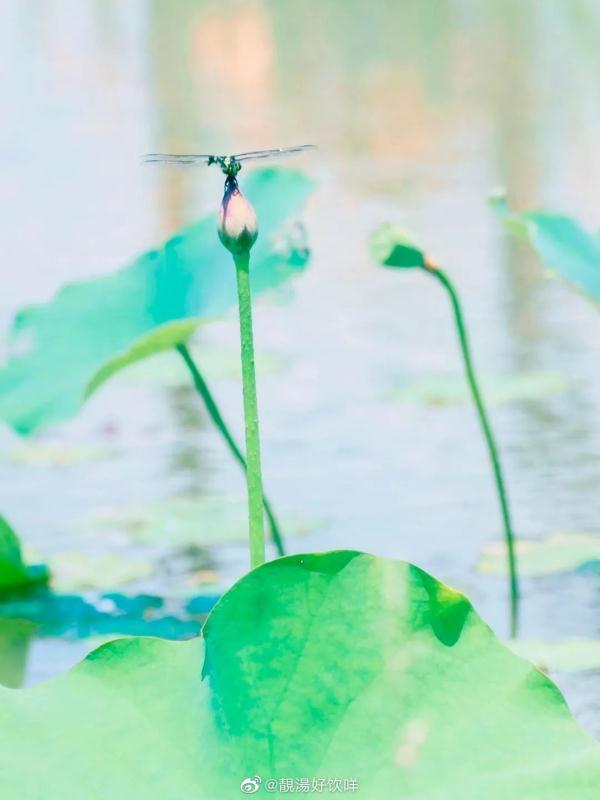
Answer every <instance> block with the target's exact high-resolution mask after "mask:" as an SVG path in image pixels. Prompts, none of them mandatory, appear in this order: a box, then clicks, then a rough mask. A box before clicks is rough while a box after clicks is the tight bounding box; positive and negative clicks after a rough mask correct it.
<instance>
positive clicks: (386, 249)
mask: <svg viewBox="0 0 600 800" xmlns="http://www.w3.org/2000/svg"><path fill="white" fill-rule="evenodd" d="M369 247H370V250H371V258H372V259H373V260H374V261H376V262H377V263H378V264H384V265H385V266H386V267H399V268H401V269H410V268H412V267H424V266H425V265H426V258H425V254H424V253H423V251H422V250H421V249H420V248H419V247H417V245H416V244H415V242H414V241H413V240H412V238H411V237H410V236H409V235H408V234H407V233H406V232H405V231H404V230H402V228H400V227H398V226H397V225H392V224H391V223H386V224H385V225H381V226H380V227H379V228H377V230H375V231H374V232H373V233H372V234H371V237H370V239H369Z"/></svg>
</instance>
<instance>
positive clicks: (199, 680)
mask: <svg viewBox="0 0 600 800" xmlns="http://www.w3.org/2000/svg"><path fill="white" fill-rule="evenodd" d="M48 742H58V743H59V746H58V747H56V748H54V749H53V752H52V758H48ZM32 764H35V769H32V768H31V765H32ZM254 775H259V776H261V778H262V779H263V782H266V781H267V780H271V779H273V780H276V779H280V778H303V777H304V778H316V777H320V776H322V777H324V778H336V777H341V778H347V779H355V780H357V781H358V784H359V791H358V796H362V797H367V798H369V800H379V798H381V799H382V800H383V799H384V798H385V800H388V798H389V797H391V796H396V794H397V795H398V796H401V797H402V798H403V800H434V798H435V799H436V800H437V798H440V797H460V798H461V800H481V798H482V797H485V798H486V800H506V798H509V797H510V798H513V797H514V798H516V797H519V798H527V800H549V798H556V800H558V798H561V800H562V798H565V800H566V798H577V800H593V799H594V798H596V797H597V787H598V782H599V781H600V748H599V747H598V745H597V744H596V743H595V742H594V741H593V740H592V739H591V738H590V737H588V736H587V735H586V734H585V733H584V732H583V731H582V730H581V729H580V728H579V727H578V726H577V724H576V723H575V722H574V720H573V718H572V717H571V715H570V713H569V711H568V709H567V707H566V704H565V703H564V700H563V698H562V696H561V694H560V692H559V691H558V689H557V688H556V687H555V686H554V685H553V684H552V683H551V682H550V681H549V680H548V679H547V678H546V677H545V676H544V675H543V674H542V673H541V672H539V671H538V670H537V669H535V668H533V667H532V666H531V665H530V664H528V663H527V662H525V661H523V660H522V659H520V658H518V657H516V656H515V655H513V654H512V653H511V652H510V651H509V650H508V649H507V648H505V647H504V646H503V645H502V644H501V643H500V642H498V640H497V639H496V638H495V637H494V635H493V634H492V632H491V631H490V630H489V628H488V627H487V626H486V625H485V624H483V623H482V621H481V620H480V619H479V617H478V616H477V615H476V614H475V612H474V611H473V609H472V608H471V606H470V604H469V603H468V602H467V600H466V599H465V598H464V597H463V596H462V595H460V594H458V593H457V592H455V591H453V590H452V589H450V588H448V587H446V586H443V585H442V584H440V583H438V582H437V581H436V580H435V579H433V578H432V577H430V576H429V575H427V574H426V573H424V572H423V571H422V570H420V569H418V568H416V567H413V566H411V565H408V564H404V563H401V562H392V561H389V560H384V559H376V558H373V557H371V556H367V555H362V554H359V553H356V552H348V551H342V552H332V553H326V554H322V555H304V556H302V555H300V556H292V557H288V558H284V559H279V560H277V561H274V562H270V563H269V564H266V565H264V566H262V567H260V568H258V569H256V570H254V571H253V572H251V573H250V574H249V575H247V576H246V577H244V578H243V579H242V580H241V581H240V582H239V583H238V584H237V585H235V586H234V587H233V589H231V590H230V591H229V592H228V593H227V594H226V595H225V596H224V597H223V598H222V600H221V601H220V603H219V604H218V605H217V606H216V608H215V609H214V611H213V612H212V614H211V616H210V617H209V619H208V621H207V623H206V625H205V628H204V631H203V636H202V638H201V639H197V640H194V641H192V642H188V643H184V644H172V643H167V642H163V641H158V640H154V639H139V638H138V639H123V640H118V641H113V642H110V643H108V644H105V645H104V646H102V647H100V648H99V649H98V650H96V651H94V652H93V653H92V654H91V655H90V656H89V657H88V658H87V659H86V660H85V661H83V662H82V663H81V664H80V665H79V666H77V667H76V668H75V669H73V670H72V671H71V672H69V673H68V674H67V675H65V676H62V677H60V678H58V679H56V680H53V681H51V682H49V683H47V684H45V685H43V686H38V687H36V688H35V689H33V690H22V691H19V692H10V691H8V690H2V691H0V786H1V787H2V792H3V795H4V796H6V797H19V798H20V800H33V799H34V798H35V800H38V798H40V797H50V798H61V800H80V798H82V797H89V798H94V797H97V798H100V797H101V798H102V800H123V798H128V800H138V798H139V799H140V800H142V799H143V800H155V798H156V800H159V799H160V800H180V798H184V797H185V798H187V797H194V798H198V799H199V800H200V799H201V798H211V799H212V798H217V797H218V798H221V797H222V798H225V797H238V796H241V793H240V788H239V787H240V783H241V781H242V780H243V779H244V778H246V777H249V776H254ZM395 787H398V789H397V792H396V789H395ZM264 789H265V783H263V787H262V790H261V791H264ZM273 794H274V795H275V796H279V794H280V793H279V792H277V791H275V792H273Z"/></svg>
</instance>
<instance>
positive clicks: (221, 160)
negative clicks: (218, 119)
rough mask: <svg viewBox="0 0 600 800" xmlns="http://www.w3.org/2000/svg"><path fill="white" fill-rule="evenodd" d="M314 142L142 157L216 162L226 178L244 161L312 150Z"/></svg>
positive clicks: (146, 160)
mask: <svg viewBox="0 0 600 800" xmlns="http://www.w3.org/2000/svg"><path fill="white" fill-rule="evenodd" d="M315 148H316V145H314V144H301V145H297V146H296V147H277V148H275V149H273V150H251V151H250V152H248V153H236V154H235V155H231V156H213V155H207V154H205V153H187V154H179V155H177V154H169V153H148V155H145V156H144V157H143V161H144V163H145V164H179V165H183V166H190V165H191V166H194V165H196V164H200V165H204V166H207V167H209V166H211V164H216V165H217V166H218V167H220V168H221V170H222V171H223V173H224V174H225V175H226V176H227V177H228V178H235V177H236V175H237V174H238V172H239V171H240V170H241V168H242V165H243V164H245V163H246V161H258V160H259V159H263V158H282V157H284V156H292V155H295V154H296V153H304V152H305V151H307V150H314V149H315Z"/></svg>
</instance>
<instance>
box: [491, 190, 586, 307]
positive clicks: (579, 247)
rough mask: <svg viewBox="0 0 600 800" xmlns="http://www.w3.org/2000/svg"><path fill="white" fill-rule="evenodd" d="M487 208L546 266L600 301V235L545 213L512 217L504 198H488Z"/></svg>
mask: <svg viewBox="0 0 600 800" xmlns="http://www.w3.org/2000/svg"><path fill="white" fill-rule="evenodd" d="M490 205H491V206H492V208H493V209H494V211H495V212H496V213H497V214H498V216H499V217H500V218H501V219H502V220H503V221H504V222H505V223H506V224H507V225H508V227H509V228H511V230H513V231H514V232H515V233H516V234H518V235H521V236H526V237H527V238H528V239H529V241H530V243H531V245H532V246H533V248H534V249H535V251H536V252H537V254H538V255H539V257H540V258H541V259H542V261H543V262H544V263H545V264H546V266H548V267H550V268H551V269H554V270H556V271H557V272H558V273H560V274H561V275H562V276H563V277H564V278H566V279H567V280H568V281H570V282H571V283H573V284H574V285H575V286H576V287H577V288H578V289H581V290H582V291H584V292H586V293H587V294H588V295H590V297H592V298H593V299H594V300H600V232H597V233H589V232H588V231H586V230H584V229H583V228H582V227H581V225H579V223H578V222H577V221H576V220H574V219H570V218H569V217H565V216H561V215H559V214H550V213H548V212H546V211H530V212H527V213H525V214H515V213H513V212H512V211H511V210H510V209H509V207H508V205H507V203H506V198H505V197H504V196H503V195H497V196H495V197H492V198H490Z"/></svg>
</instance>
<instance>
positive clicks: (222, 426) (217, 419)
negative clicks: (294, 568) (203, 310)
mask: <svg viewBox="0 0 600 800" xmlns="http://www.w3.org/2000/svg"><path fill="white" fill-rule="evenodd" d="M175 349H176V350H177V351H178V353H179V354H180V355H181V357H182V358H183V360H184V361H185V364H186V366H187V368H188V369H189V371H190V374H191V376H192V380H193V382H194V386H195V387H196V391H197V392H198V394H199V395H200V397H201V398H202V400H203V401H204V405H205V406H206V410H207V411H208V413H209V416H210V418H211V419H212V421H213V422H214V424H215V425H216V427H217V428H218V430H219V432H220V433H221V436H222V437H223V439H224V440H225V442H226V443H227V446H228V447H229V450H230V451H231V454H232V455H233V457H234V458H235V460H236V461H237V462H238V464H239V465H240V466H241V468H242V469H243V470H244V474H247V472H248V465H247V464H246V459H245V458H244V455H243V453H242V451H241V449H240V447H239V446H238V444H237V442H236V441H235V439H234V438H233V435H232V434H231V431H230V430H229V428H228V427H227V424H226V422H225V420H224V419H223V417H222V415H221V412H220V411H219V407H218V406H217V403H216V401H215V399H214V397H213V395H212V393H211V391H210V389H209V388H208V384H207V383H206V381H205V380H204V377H203V376H202V373H201V372H200V369H199V368H198V365H197V364H196V362H195V361H194V359H193V358H192V355H191V353H190V351H189V349H188V347H187V346H186V345H185V344H178V345H175ZM263 505H264V509H265V514H266V515H267V519H268V520H269V528H270V529H271V538H272V539H273V544H274V545H275V549H276V550H277V553H278V555H280V556H284V555H285V547H284V544H283V537H282V535H281V530H280V528H279V524H278V523H277V518H276V517H275V514H274V513H273V509H272V508H271V504H270V503H269V501H268V500H267V498H266V497H263Z"/></svg>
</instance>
